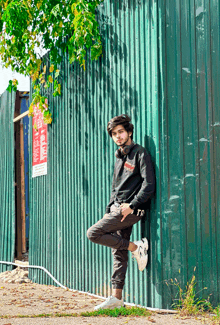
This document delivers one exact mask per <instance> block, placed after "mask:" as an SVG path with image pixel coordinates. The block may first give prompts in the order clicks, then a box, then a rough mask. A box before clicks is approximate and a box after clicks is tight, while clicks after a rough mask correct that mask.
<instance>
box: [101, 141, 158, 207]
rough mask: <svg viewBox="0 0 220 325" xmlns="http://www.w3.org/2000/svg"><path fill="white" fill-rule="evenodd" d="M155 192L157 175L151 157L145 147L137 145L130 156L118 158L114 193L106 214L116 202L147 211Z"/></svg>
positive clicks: (114, 178)
mask: <svg viewBox="0 0 220 325" xmlns="http://www.w3.org/2000/svg"><path fill="white" fill-rule="evenodd" d="M154 190H155V175H154V168H153V165H152V161H151V157H150V155H149V153H148V152H147V151H146V149H145V148H144V147H142V146H141V145H139V144H135V145H134V147H133V148H132V149H131V151H130V152H129V154H128V155H125V156H124V157H123V158H122V159H120V158H117V159H116V162H115V169H114V174H113V182H112V192H111V198H110V202H109V204H108V205H107V207H106V213H109V212H110V206H111V205H112V204H113V203H114V202H115V201H116V202H119V203H131V204H132V209H134V210H136V209H141V210H145V209H146V202H147V201H148V199H149V198H150V197H151V196H152V194H153V193H154Z"/></svg>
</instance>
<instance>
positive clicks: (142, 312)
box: [0, 307, 153, 318]
mask: <svg viewBox="0 0 220 325" xmlns="http://www.w3.org/2000/svg"><path fill="white" fill-rule="evenodd" d="M152 314H153V313H152V312H150V311H148V310H146V309H145V308H139V307H127V308H125V307H121V308H115V309H101V310H97V311H91V312H81V313H79V314H77V313H74V314H65V313H55V314H39V315H16V316H10V315H4V316H3V315H2V316H1V315H0V318H32V317H33V318H37V317H39V318H43V317H80V316H83V317H91V316H92V317H94V316H110V317H118V316H145V317H148V316H151V315H152Z"/></svg>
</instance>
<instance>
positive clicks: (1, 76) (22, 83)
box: [0, 62, 30, 95]
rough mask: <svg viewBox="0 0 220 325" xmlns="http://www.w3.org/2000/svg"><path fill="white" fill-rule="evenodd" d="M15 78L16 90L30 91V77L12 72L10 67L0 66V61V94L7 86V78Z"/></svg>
mask: <svg viewBox="0 0 220 325" xmlns="http://www.w3.org/2000/svg"><path fill="white" fill-rule="evenodd" d="M10 79H11V80H12V79H17V80H18V90H20V91H30V79H29V77H25V76H23V75H21V74H18V73H17V72H12V71H11V69H9V68H8V69H5V68H2V66H1V62H0V95H1V94H2V93H3V92H4V91H5V90H6V88H7V87H8V82H9V80H10Z"/></svg>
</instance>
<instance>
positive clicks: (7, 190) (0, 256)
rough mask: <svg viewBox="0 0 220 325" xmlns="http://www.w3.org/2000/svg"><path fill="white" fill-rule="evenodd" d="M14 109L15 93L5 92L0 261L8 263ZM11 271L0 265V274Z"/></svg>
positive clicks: (0, 121) (1, 101) (0, 105)
mask: <svg viewBox="0 0 220 325" xmlns="http://www.w3.org/2000/svg"><path fill="white" fill-rule="evenodd" d="M14 108H15V93H12V94H10V93H9V92H7V91H5V92H4V93H3V94H2V95H1V96H0V130H1V141H0V184H1V186H0V207H1V209H0V247H1V249H0V260H1V261H8V262H13V260H14V250H15V203H14V202H15V201H14V200H15V197H14V191H15V190H14V123H13V118H14ZM11 269H12V267H11V266H7V265H2V264H0V272H4V271H6V270H11Z"/></svg>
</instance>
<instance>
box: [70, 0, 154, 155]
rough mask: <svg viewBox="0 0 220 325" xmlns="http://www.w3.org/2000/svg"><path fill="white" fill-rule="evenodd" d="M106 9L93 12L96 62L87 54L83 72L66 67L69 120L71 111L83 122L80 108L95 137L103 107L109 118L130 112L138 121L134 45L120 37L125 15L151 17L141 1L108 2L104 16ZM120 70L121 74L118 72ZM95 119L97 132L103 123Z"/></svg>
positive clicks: (145, 4) (79, 131)
mask: <svg viewBox="0 0 220 325" xmlns="http://www.w3.org/2000/svg"><path fill="white" fill-rule="evenodd" d="M150 2H151V1H150ZM106 6H107V3H105V2H104V3H102V4H101V5H100V6H99V10H98V12H97V17H98V21H99V24H100V32H101V36H102V43H103V55H102V56H101V57H100V58H99V59H98V61H97V62H91V60H90V54H89V53H88V54H87V58H86V71H84V70H83V69H82V68H81V67H79V64H78V63H75V64H74V65H73V66H70V65H69V69H70V71H69V75H70V79H71V82H70V83H69V85H68V93H69V94H71V96H70V97H71V98H70V101H69V104H70V105H69V106H70V119H71V118H73V115H74V114H73V110H74V111H75V112H76V114H77V115H78V118H79V120H82V118H84V117H83V116H81V111H82V107H83V109H84V110H85V114H86V117H87V118H88V120H89V122H90V125H91V129H93V130H94V132H95V133H97V132H98V131H97V117H96V115H97V114H96V113H97V111H103V107H105V109H108V113H109V114H110V115H112V116H113V115H120V114H121V113H122V112H128V113H129V111H131V110H132V117H133V119H134V120H135V121H137V119H138V112H139V111H140V98H139V97H140V94H139V93H138V91H137V90H136V89H135V87H134V86H133V83H132V82H131V80H132V79H133V78H134V74H135V75H137V76H138V74H139V73H140V72H139V71H137V72H134V73H132V70H131V69H130V66H131V64H132V65H133V63H134V62H135V60H136V58H135V57H134V56H133V52H134V45H132V46H131V40H130V37H129V34H128V35H127V37H126V38H125V37H124V36H122V35H123V34H124V30H123V29H122V20H123V21H124V24H126V23H127V22H126V19H127V18H126V17H125V15H131V16H132V17H134V16H135V11H136V10H143V12H144V14H145V16H147V17H148V19H150V17H151V10H150V7H151V6H150V5H149V2H148V3H147V2H145V1H144V3H143V1H136V0H128V1H121V2H115V1H110V4H109V6H110V8H108V15H107V14H105V12H106V11H107V10H106ZM144 6H147V8H144ZM109 9H110V10H109ZM109 11H110V14H109ZM124 17H125V18H124ZM128 17H129V16H128ZM129 25H130V23H129ZM131 27H132V26H131ZM131 27H129V29H130V28H131ZM137 36H138V34H137ZM141 41H144V42H145V39H143V40H139V42H141ZM133 69H134V68H133ZM122 70H124V71H123V72H122ZM125 70H126V71H125ZM98 118H99V121H98V123H99V125H100V128H101V129H103V119H102V117H101V116H99V117H98ZM80 133H81V130H80V129H79V130H78V141H79V144H80V145H81V134H80ZM103 136H104V140H105V139H106V135H105V131H103ZM104 159H105V157H104Z"/></svg>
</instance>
